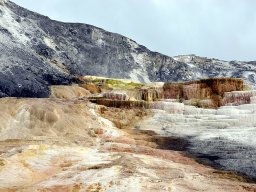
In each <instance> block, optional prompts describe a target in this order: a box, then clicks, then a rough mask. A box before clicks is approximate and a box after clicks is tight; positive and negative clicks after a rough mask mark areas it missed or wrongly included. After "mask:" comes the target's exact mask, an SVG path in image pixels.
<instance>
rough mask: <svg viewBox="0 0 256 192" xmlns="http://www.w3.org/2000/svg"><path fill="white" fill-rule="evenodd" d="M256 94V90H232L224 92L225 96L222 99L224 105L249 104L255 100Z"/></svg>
mask: <svg viewBox="0 0 256 192" xmlns="http://www.w3.org/2000/svg"><path fill="white" fill-rule="evenodd" d="M254 96H256V91H255V90H251V91H232V92H226V93H224V98H223V100H222V105H241V104H249V103H251V98H252V102H254Z"/></svg>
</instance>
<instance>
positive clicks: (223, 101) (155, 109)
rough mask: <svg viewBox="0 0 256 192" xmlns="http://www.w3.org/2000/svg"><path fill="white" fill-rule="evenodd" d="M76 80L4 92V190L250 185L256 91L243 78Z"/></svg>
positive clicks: (254, 169) (0, 164) (0, 161)
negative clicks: (17, 93) (40, 93)
mask: <svg viewBox="0 0 256 192" xmlns="http://www.w3.org/2000/svg"><path fill="white" fill-rule="evenodd" d="M77 82H78V84H76V85H71V86H52V87H50V90H51V95H50V98H45V99H33V98H31V99H25V98H2V99H0V108H1V115H0V120H1V124H0V143H1V145H0V191H22V192H27V191H41V192H42V191H68V192H69V191H70V192H71V191H91V192H92V191H118V192H119V191H178V192H180V191H184V192H185V191H255V190H256V185H255V184H254V183H253V182H248V181H253V180H251V179H250V178H256V175H255V173H256V165H255V161H254V160H255V157H256V142H255V139H254V135H255V132H256V128H255V125H256V119H255V113H256V104H255V96H256V92H255V91H253V90H245V89H247V88H246V86H245V85H244V84H243V81H241V80H240V79H223V78H222V79H209V80H201V81H196V82H190V83H189V82H188V83H180V84H177V83H176V84H171V83H150V84H141V83H134V82H131V81H126V80H118V79H106V78H99V77H81V78H79V80H77ZM99 104H101V105H99ZM203 107H204V108H203ZM192 156H193V157H194V158H197V160H198V161H196V160H195V159H194V158H192ZM209 165H211V167H210V166H209ZM216 168H218V169H216ZM221 169H222V170H221ZM235 172H239V173H242V174H244V175H246V176H248V178H247V177H242V176H241V175H238V174H236V173H235ZM249 177H250V178H249Z"/></svg>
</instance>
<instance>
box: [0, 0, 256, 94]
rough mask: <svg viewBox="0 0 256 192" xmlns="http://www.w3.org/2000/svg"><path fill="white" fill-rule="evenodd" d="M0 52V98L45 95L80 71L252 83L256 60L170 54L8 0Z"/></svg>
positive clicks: (2, 5)
mask: <svg viewBox="0 0 256 192" xmlns="http://www.w3.org/2000/svg"><path fill="white" fill-rule="evenodd" d="M170 46H175V45H170ZM0 53H1V54H0V69H1V70H0V97H4V96H19V97H47V96H48V92H49V90H48V86H49V85H54V84H69V83H72V81H74V79H75V77H76V76H80V75H97V76H106V77H113V78H127V79H133V80H135V81H140V82H149V81H164V82H165V81H188V80H194V79H200V78H207V77H241V78H243V79H245V80H246V81H247V82H250V83H252V84H255V82H256V73H255V71H256V62H238V61H231V62H226V61H221V60H217V59H208V58H203V57H197V56H194V55H189V56H177V57H169V56H166V55H163V54H160V53H156V52H152V51H150V50H148V49H147V48H146V47H144V46H142V45H139V44H137V43H136V42H135V41H133V40H131V39H129V38H127V37H124V36H122V35H119V34H115V33H110V32H107V31H105V30H103V29H100V28H97V27H94V26H91V25H87V24H80V23H63V22H58V21H54V20H51V19H49V18H48V17H45V16H42V15H40V14H37V13H34V12H31V11H29V10H27V9H24V8H22V7H20V6H18V5H16V4H14V3H13V2H11V1H6V0H0Z"/></svg>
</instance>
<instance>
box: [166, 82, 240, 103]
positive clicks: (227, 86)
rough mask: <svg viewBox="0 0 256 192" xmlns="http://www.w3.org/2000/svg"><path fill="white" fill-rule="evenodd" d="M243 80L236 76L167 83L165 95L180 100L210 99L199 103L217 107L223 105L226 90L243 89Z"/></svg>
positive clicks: (167, 97)
mask: <svg viewBox="0 0 256 192" xmlns="http://www.w3.org/2000/svg"><path fill="white" fill-rule="evenodd" d="M243 89H244V84H243V80H241V79H235V78H214V79H202V80H198V81H192V82H187V83H165V84H164V87H163V91H164V93H163V95H164V98H165V99H179V100H181V101H182V100H198V101H201V100H208V102H207V103H201V104H200V103H199V104H198V106H199V107H205V108H216V107H219V106H221V105H222V98H223V96H224V94H225V93H226V92H231V91H242V90H243ZM209 100H211V101H212V102H209Z"/></svg>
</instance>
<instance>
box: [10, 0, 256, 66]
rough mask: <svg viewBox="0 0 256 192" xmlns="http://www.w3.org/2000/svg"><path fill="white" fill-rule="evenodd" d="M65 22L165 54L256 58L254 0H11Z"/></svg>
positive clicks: (225, 58) (229, 58)
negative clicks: (119, 37)
mask: <svg viewBox="0 0 256 192" xmlns="http://www.w3.org/2000/svg"><path fill="white" fill-rule="evenodd" d="M12 1H13V2H15V3H17V4H18V5H21V6H23V7H25V8H28V9H30V10H33V11H36V12H38V13H41V14H43V15H47V16H48V17H50V18H51V19H54V20H59V21H64V22H78V23H87V24H91V25H94V26H97V27H100V28H103V29H105V30H107V31H111V32H115V33H119V34H122V35H124V36H127V37H129V38H131V39H133V40H135V41H136V42H137V43H139V44H141V45H144V46H146V47H148V48H149V49H150V50H152V51H157V52H160V53H163V54H166V55H169V56H175V55H186V54H196V55H199V56H205V57H209V58H218V59H223V60H243V61H250V60H256V11H255V10H256V0H12Z"/></svg>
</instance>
